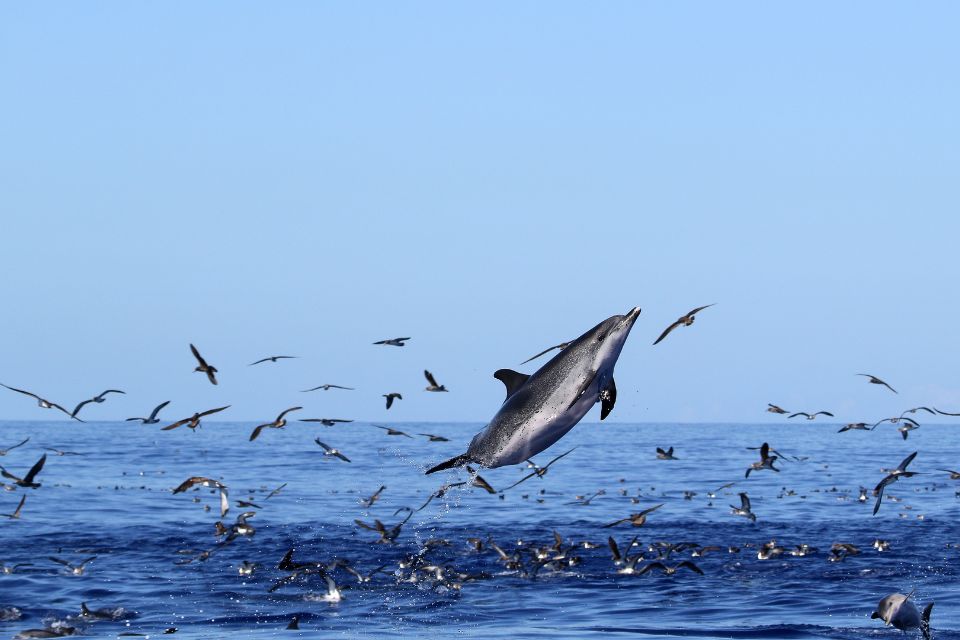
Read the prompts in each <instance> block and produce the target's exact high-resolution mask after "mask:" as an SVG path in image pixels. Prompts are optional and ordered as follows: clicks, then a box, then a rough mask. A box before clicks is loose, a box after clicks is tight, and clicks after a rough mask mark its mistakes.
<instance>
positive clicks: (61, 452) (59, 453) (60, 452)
mask: <svg viewBox="0 0 960 640" xmlns="http://www.w3.org/2000/svg"><path fill="white" fill-rule="evenodd" d="M43 450H44V451H50V452H51V453H53V454H54V455H56V456H78V455H80V454H79V453H77V452H76V451H64V450H63V449H57V448H54V447H43Z"/></svg>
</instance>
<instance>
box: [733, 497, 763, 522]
mask: <svg viewBox="0 0 960 640" xmlns="http://www.w3.org/2000/svg"><path fill="white" fill-rule="evenodd" d="M730 509H731V511H730V513H732V514H733V515H736V516H743V517H745V518H750V521H751V522H756V521H757V516H756V514H754V513H753V511H751V510H750V497H749V496H748V495H747V494H746V493H745V492H742V491H741V492H740V506H739V507H735V506H733V505H730Z"/></svg>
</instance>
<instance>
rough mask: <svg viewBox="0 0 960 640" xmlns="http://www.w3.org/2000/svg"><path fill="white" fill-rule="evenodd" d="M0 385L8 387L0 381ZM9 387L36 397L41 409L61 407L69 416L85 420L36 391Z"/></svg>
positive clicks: (11, 389)
mask: <svg viewBox="0 0 960 640" xmlns="http://www.w3.org/2000/svg"><path fill="white" fill-rule="evenodd" d="M0 387H7V385H5V384H3V383H2V382H0ZM7 389H10V391H16V392H17V393H22V394H23V395H25V396H30V397H31V398H33V399H35V400H36V401H37V405H38V406H39V407H40V408H41V409H59V410H60V411H62V412H64V413H65V414H67V415H68V416H70V417H71V418H73V419H74V420H78V421H80V422H83V420H80V418H78V417H77V416H75V415H72V414H71V413H70V412H69V411H67V410H66V409H64V408H63V407H61V406H60V405H58V404H57V403H56V402H50V401H49V400H47V399H45V398H41V397H40V396H38V395H37V394H35V393H30V392H29V391H24V390H23V389H15V388H14V387H7Z"/></svg>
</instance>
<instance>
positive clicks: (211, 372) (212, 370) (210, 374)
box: [190, 344, 217, 384]
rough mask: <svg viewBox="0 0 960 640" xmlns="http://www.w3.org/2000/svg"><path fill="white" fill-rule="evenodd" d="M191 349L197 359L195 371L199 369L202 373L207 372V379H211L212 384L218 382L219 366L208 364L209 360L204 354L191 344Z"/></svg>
mask: <svg viewBox="0 0 960 640" xmlns="http://www.w3.org/2000/svg"><path fill="white" fill-rule="evenodd" d="M190 351H191V352H193V357H194V358H196V359H197V363H198V364H197V368H196V369H194V371H199V372H200V373H205V374H207V379H208V380H210V384H217V368H216V367H214V366H212V365H209V364H207V361H206V360H204V359H203V356H201V355H200V352H199V351H197V348H196V347H195V346H193V344H191V345H190Z"/></svg>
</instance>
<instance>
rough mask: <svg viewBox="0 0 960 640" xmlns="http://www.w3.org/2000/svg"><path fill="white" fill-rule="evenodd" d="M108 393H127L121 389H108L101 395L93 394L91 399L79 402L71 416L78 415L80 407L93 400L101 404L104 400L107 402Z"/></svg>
mask: <svg viewBox="0 0 960 640" xmlns="http://www.w3.org/2000/svg"><path fill="white" fill-rule="evenodd" d="M108 393H122V394H124V395H126V391H120V389H107V390H106V391H104V392H103V393H101V394H100V395H97V396H93V397H92V398H90V399H89V400H84V401H83V402H81V403H80V404H78V405H77V406H76V408H75V409H74V410H73V413H71V414H70V417H71V418H76V417H77V414H78V413H80V409H82V408H83V407H84V406H85V405H88V404H90V403H91V402H96V403H97V404H100V403H102V402H106V400H107V398H106V396H107V394H108Z"/></svg>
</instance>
